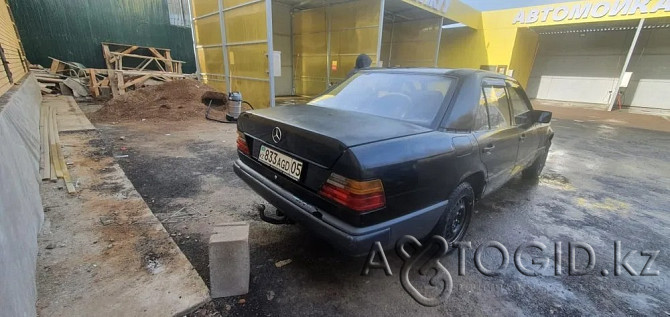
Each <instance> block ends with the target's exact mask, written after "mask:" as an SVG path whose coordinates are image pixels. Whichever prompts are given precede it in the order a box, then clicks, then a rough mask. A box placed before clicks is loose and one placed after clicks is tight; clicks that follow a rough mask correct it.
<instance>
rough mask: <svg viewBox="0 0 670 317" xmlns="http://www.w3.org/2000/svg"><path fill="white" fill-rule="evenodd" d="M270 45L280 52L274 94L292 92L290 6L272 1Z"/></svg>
mask: <svg viewBox="0 0 670 317" xmlns="http://www.w3.org/2000/svg"><path fill="white" fill-rule="evenodd" d="M272 34H273V37H272V45H273V46H274V50H275V51H280V52H281V76H280V77H275V95H276V96H285V95H292V94H293V50H292V46H291V8H290V7H289V6H287V5H285V4H281V3H277V2H273V3H272Z"/></svg>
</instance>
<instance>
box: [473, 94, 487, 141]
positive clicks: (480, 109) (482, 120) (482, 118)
mask: <svg viewBox="0 0 670 317" xmlns="http://www.w3.org/2000/svg"><path fill="white" fill-rule="evenodd" d="M488 129H489V112H488V111H487V110H486V97H484V90H483V89H482V93H481V95H480V96H479V105H478V106H477V112H475V122H474V126H473V128H472V131H485V130H488Z"/></svg>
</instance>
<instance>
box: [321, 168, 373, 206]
mask: <svg viewBox="0 0 670 317" xmlns="http://www.w3.org/2000/svg"><path fill="white" fill-rule="evenodd" d="M319 195H321V196H323V197H326V198H328V199H331V200H333V201H335V202H337V203H339V204H341V205H344V206H346V207H348V208H350V209H352V210H355V211H358V212H365V211H370V210H374V209H378V208H381V207H384V205H385V204H386V199H385V198H384V186H382V181H381V180H378V179H375V180H371V181H363V182H359V181H355V180H352V179H348V178H346V177H344V176H340V175H337V174H335V173H333V174H330V177H328V180H327V181H326V183H325V184H323V186H321V190H320V191H319Z"/></svg>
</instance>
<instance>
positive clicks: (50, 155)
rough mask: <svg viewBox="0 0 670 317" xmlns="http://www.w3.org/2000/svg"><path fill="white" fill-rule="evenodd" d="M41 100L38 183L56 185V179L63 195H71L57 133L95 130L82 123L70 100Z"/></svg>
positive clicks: (82, 115)
mask: <svg viewBox="0 0 670 317" xmlns="http://www.w3.org/2000/svg"><path fill="white" fill-rule="evenodd" d="M44 98H45V101H44V102H43V103H42V106H41V108H40V135H41V146H40V148H41V152H42V153H41V158H40V173H41V175H42V180H51V181H52V182H57V181H58V179H63V181H64V182H65V187H66V189H67V192H68V193H70V194H74V193H76V188H75V185H74V183H73V182H72V178H71V177H70V172H69V171H68V167H67V165H68V164H67V162H66V161H65V157H64V156H63V151H62V144H61V143H60V137H59V135H58V132H59V131H61V132H63V131H85V130H94V129H95V127H93V125H92V124H91V122H90V121H88V119H86V116H85V115H84V114H83V112H81V109H79V106H77V104H76V102H75V101H74V99H73V98H72V97H70V96H58V97H44Z"/></svg>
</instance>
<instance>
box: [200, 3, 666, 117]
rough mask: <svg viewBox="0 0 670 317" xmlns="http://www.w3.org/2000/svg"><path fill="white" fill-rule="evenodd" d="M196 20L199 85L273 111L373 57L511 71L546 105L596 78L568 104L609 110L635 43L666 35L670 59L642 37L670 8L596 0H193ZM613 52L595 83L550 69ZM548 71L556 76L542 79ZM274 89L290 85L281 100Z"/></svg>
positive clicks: (388, 63)
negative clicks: (281, 23)
mask: <svg viewBox="0 0 670 317" xmlns="http://www.w3.org/2000/svg"><path fill="white" fill-rule="evenodd" d="M279 4H281V5H284V6H286V7H287V9H286V12H287V14H285V15H282V16H273V12H278V11H277V10H276V9H275V8H274V6H277V5H279ZM192 16H193V18H194V38H195V42H196V48H195V50H196V54H197V59H198V64H199V65H198V66H199V72H200V74H201V76H202V79H203V80H204V81H205V82H207V83H208V84H211V85H213V86H215V87H217V88H219V89H221V90H225V91H229V90H240V91H242V92H243V95H244V97H245V99H252V100H253V101H252V103H254V104H257V105H259V106H260V107H266V106H272V105H274V96H277V95H286V94H290V95H306V96H314V95H318V94H319V93H321V92H322V91H323V90H325V89H327V88H328V87H329V86H330V85H332V84H335V83H337V82H340V81H342V80H343V79H344V78H345V77H346V74H347V72H348V71H349V70H351V69H352V68H353V65H354V62H355V59H356V56H357V55H358V54H361V53H364V54H367V55H368V56H370V57H371V59H372V61H373V67H375V66H377V67H379V66H381V67H443V68H476V69H488V70H491V71H496V72H502V73H506V74H508V75H511V76H513V77H515V78H516V79H517V80H518V81H519V82H520V83H521V84H522V85H523V86H525V87H529V86H530V87H531V88H532V89H531V90H536V91H537V95H538V96H545V95H546V96H547V97H548V98H554V97H556V96H555V95H557V94H559V93H558V91H559V90H565V89H566V87H568V88H567V89H569V88H570V80H573V82H579V80H580V79H579V78H591V77H594V78H596V79H595V82H598V83H600V86H597V87H594V88H593V89H594V90H595V91H596V92H594V93H593V95H594V96H590V95H589V92H576V93H575V94H574V96H572V97H570V96H568V97H566V98H567V99H570V98H573V99H577V100H578V99H580V98H582V97H583V98H582V99H584V100H585V102H594V103H602V104H607V103H611V102H612V100H614V99H615V98H616V90H617V87H618V86H617V84H619V85H620V84H621V83H622V82H623V81H626V80H627V79H628V80H630V78H625V76H627V75H625V73H626V69H625V68H626V67H628V63H629V62H630V61H631V57H634V56H636V55H635V54H637V53H636V51H635V47H636V42H637V40H638V37H640V38H641V39H643V40H644V39H646V38H650V39H653V38H658V39H659V40H649V41H653V43H652V44H653V45H652V46H653V48H654V49H655V50H657V51H659V50H660V51H662V54H661V53H659V54H661V55H664V54H665V50H666V48H665V47H666V46H668V45H666V44H665V42H664V41H665V40H664V39H663V38H665V37H666V35H665V33H663V32H665V31H659V32H660V33H659V32H656V33H658V34H651V33H650V34H645V32H646V31H645V32H640V30H641V29H643V28H646V29H656V28H667V27H668V26H667V25H666V24H667V23H666V22H667V21H668V18H669V17H670V0H588V1H575V2H565V3H557V4H551V5H543V6H535V7H523V8H515V9H508V10H496V11H484V12H480V11H477V10H475V9H473V8H471V7H469V6H467V5H466V4H464V3H462V2H461V1H459V0H356V1H325V2H324V1H298V0H285V1H281V2H275V3H272V2H271V1H270V0H255V1H248V0H192ZM286 19H289V20H290V26H287V27H284V29H285V30H283V31H282V32H283V33H282V34H283V35H285V37H284V38H285V39H288V40H287V42H286V44H285V45H279V46H282V47H283V48H282V49H281V51H277V47H275V46H273V38H278V36H279V35H278V34H279V33H278V32H276V31H275V32H273V25H274V26H275V28H276V26H277V21H278V20H286ZM644 21H646V22H645V23H643V22H644ZM659 21H660V22H659ZM650 22H651V23H650ZM661 22H662V23H661ZM287 25H289V24H287ZM596 31H598V32H607V31H611V32H614V33H610V35H608V36H609V37H613V38H617V37H620V38H622V39H623V40H622V42H621V43H619V42H618V40H616V39H614V40H608V41H605V43H602V45H601V44H598V43H599V42H603V41H602V40H600V41H599V40H597V39H595V40H594V39H593V37H592V36H591V32H596ZM617 31H618V32H620V34H619V33H616V32H617ZM280 33H281V32H280ZM636 33H637V35H635V34H636ZM640 33H642V35H640ZM646 33H649V32H646ZM561 34H562V35H566V34H575V35H574V37H566V36H563V39H562V40H561V41H565V46H570V45H577V46H579V49H578V50H577V51H576V52H575V53H574V54H575V55H579V57H578V58H575V57H574V56H571V55H570V54H571V53H570V52H565V53H564V54H563V55H560V56H558V55H556V57H551V56H553V55H552V54H553V53H552V52H551V51H550V50H549V48H550V47H552V44H551V42H552V41H556V40H557V39H558V37H560V36H562V35H561ZM584 34H588V36H585V35H584ZM617 34H618V35H617ZM571 36H572V35H571ZM584 38H586V39H589V41H586V42H585V40H583V39H584ZM602 38H606V36H605V37H602ZM633 39H634V40H635V41H633ZM288 41H290V43H289V42H288ZM275 42H277V40H275ZM543 43H547V44H543ZM584 43H586V44H584ZM589 43H592V45H591V44H589ZM608 45H609V46H611V48H610V51H611V52H609V53H603V54H605V55H607V56H610V55H612V56H613V55H617V60H616V61H615V62H612V63H611V64H610V65H609V66H611V67H609V66H608V67H609V68H607V70H606V71H605V70H604V68H603V69H602V70H601V69H598V70H596V71H594V74H593V75H594V76H590V75H589V76H586V75H584V76H582V75H580V74H567V75H566V74H553V73H559V72H558V71H556V69H557V68H561V67H559V66H551V65H558V64H560V63H569V62H570V61H571V60H574V61H575V62H574V65H581V64H585V65H589V64H592V62H590V61H591V59H590V57H589V56H591V55H597V54H598V50H599V48H600V47H603V46H608ZM638 46H639V45H638ZM559 51H560V49H559ZM660 51H659V52H660ZM538 52H540V53H541V54H542V56H541V58H540V59H541V60H542V67H540V68H538V67H534V66H535V61H536V59H537V58H538ZM275 55H281V56H282V57H281V58H279V57H278V56H275ZM552 58H553V59H552ZM283 60H288V62H282V61H283ZM604 60H607V59H603V61H604ZM649 61H650V62H649V63H651V59H650V60H649ZM277 64H282V65H281V66H284V65H286V64H290V66H291V67H289V68H282V67H280V65H277ZM614 64H617V65H614ZM624 66H626V67H624ZM633 66H635V65H633ZM552 67H553V68H552ZM575 67H578V66H575ZM640 67H641V68H640V69H642V70H641V71H640V72H637V74H647V73H649V71H647V70H646V69H647V68H649V67H648V66H645V65H642V66H640ZM563 68H565V67H563ZM582 68H583V67H582ZM616 68H618V70H616ZM622 68H623V69H622ZM282 69H285V70H284V71H282ZM542 69H545V70H547V72H548V73H552V74H545V73H542ZM278 73H281V74H280V75H279V76H278V75H277V74H278ZM595 73H603V74H604V73H607V74H606V75H603V76H600V75H598V74H595ZM619 73H620V74H619ZM619 75H620V76H619ZM580 76H581V77H580ZM598 76H600V77H598ZM641 76H642V75H641ZM645 76H646V77H649V76H651V77H653V78H646V77H645ZM649 76H647V75H644V76H643V77H645V78H638V79H636V78H635V75H633V80H634V81H635V80H637V81H640V80H642V81H643V82H644V85H646V86H645V87H648V88H644V89H652V87H656V86H653V85H659V83H657V82H655V83H652V81H654V80H662V81H665V80H668V84H670V78H657V77H659V76H656V75H653V76H652V75H649ZM661 77H662V76H661ZM575 78H577V79H575ZM552 80H553V81H555V83H554V82H551V81H552ZM575 80H576V81H575ZM552 83H553V84H552ZM663 85H665V82H663ZM275 86H277V87H280V86H281V87H287V88H282V89H281V90H282V92H281V93H280V92H278V91H276V90H275ZM536 86H537V87H536ZM547 87H548V88H547ZM289 88H290V89H289ZM601 90H602V91H601ZM247 96H249V97H247ZM538 98H539V97H538ZM557 98H558V99H560V96H559V97H557ZM631 98H632V97H631ZM645 102H646V103H648V101H645ZM668 108H669V109H670V105H668Z"/></svg>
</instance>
